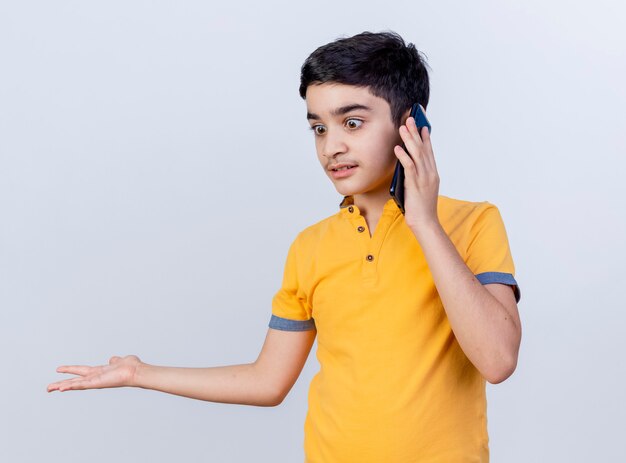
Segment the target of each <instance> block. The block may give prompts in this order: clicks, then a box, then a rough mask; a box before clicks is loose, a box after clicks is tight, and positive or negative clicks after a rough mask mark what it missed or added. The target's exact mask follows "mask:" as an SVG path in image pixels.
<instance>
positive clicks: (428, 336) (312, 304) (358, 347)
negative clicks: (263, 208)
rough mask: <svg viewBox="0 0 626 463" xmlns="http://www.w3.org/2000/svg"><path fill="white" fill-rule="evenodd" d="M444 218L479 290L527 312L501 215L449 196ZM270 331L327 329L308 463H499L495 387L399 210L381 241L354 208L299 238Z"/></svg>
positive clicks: (392, 212) (344, 207) (313, 387)
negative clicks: (460, 337)
mask: <svg viewBox="0 0 626 463" xmlns="http://www.w3.org/2000/svg"><path fill="white" fill-rule="evenodd" d="M437 213H438V217H439V220H440V222H441V225H442V226H443V228H444V230H445V231H446V233H447V234H448V236H449V237H450V239H451V241H452V242H453V243H454V245H455V247H456V249H457V250H458V251H459V254H460V255H461V256H462V258H463V260H464V261H465V263H466V264H467V266H468V267H469V269H470V270H471V271H472V272H473V273H474V274H475V275H476V278H477V279H478V280H479V281H480V282H481V283H482V284H485V283H503V284H507V285H511V287H512V289H513V291H514V294H515V298H516V300H517V301H518V302H519V300H520V296H521V295H520V290H519V287H518V285H517V282H516V280H515V279H514V274H515V269H514V265H513V259H512V257H511V252H510V249H509V243H508V238H507V234H506V231H505V227H504V223H503V221H502V217H501V215H500V212H499V211H498V208H497V207H496V206H495V205H493V204H491V203H489V202H487V201H483V202H469V201H463V200H459V199H453V198H450V197H447V196H442V195H439V197H438V204H437ZM269 327H270V328H274V329H280V330H307V329H317V353H316V356H317V359H318V361H319V363H320V370H319V372H317V373H316V374H315V376H314V377H313V379H312V381H311V384H310V388H309V395H308V412H307V416H306V420H305V424H304V453H305V457H306V463H369V462H372V463H374V462H375V463H381V462H385V463H413V462H415V463H417V462H428V463H437V462H441V463H444V462H445V463H449V462H454V463H461V462H468V463H469V462H488V461H489V446H488V441H489V438H488V433H487V401H486V394H485V379H484V378H483V377H482V376H481V374H480V373H479V372H478V370H477V369H476V368H475V367H474V365H473V364H472V363H471V362H470V361H469V360H468V358H467V357H466V356H465V354H464V352H463V351H462V350H461V348H460V346H459V344H458V342H457V340H456V338H455V337H454V334H453V332H452V329H451V327H450V324H449V322H448V319H447V317H446V313H445V310H444V308H443V305H442V303H441V299H440V298H439V295H438V293H437V289H436V287H435V285H434V282H433V279H432V275H431V273H430V270H429V268H428V265H427V262H426V259H425V257H424V254H423V252H422V249H421V247H420V245H419V242H418V241H417V239H416V237H415V235H414V234H413V232H412V231H411V230H410V229H409V227H408V226H407V225H406V222H405V221H404V215H402V213H401V211H400V209H399V208H398V207H397V205H396V204H395V202H394V201H393V199H391V198H390V199H389V201H387V203H386V204H385V206H384V209H383V214H382V217H381V218H380V221H379V222H378V224H377V226H376V229H375V231H374V234H373V236H371V237H370V234H369V231H368V229H367V223H366V222H365V219H364V217H363V216H362V215H361V214H360V211H359V208H358V207H357V206H355V205H354V203H353V197H352V196H346V197H345V198H344V200H343V201H342V202H341V204H340V209H339V211H338V212H337V213H335V214H334V215H332V216H330V217H327V218H326V219H324V220H321V221H320V222H318V223H316V224H314V225H311V226H309V227H307V228H305V229H304V230H303V231H301V232H300V233H299V234H298V235H297V237H296V238H295V240H294V241H293V243H292V244H291V246H290V248H289V252H288V255H287V260H286V264H285V272H284V276H283V281H282V286H281V288H280V289H279V290H278V292H277V293H276V294H275V296H274V298H273V299H272V314H271V319H270V323H269Z"/></svg>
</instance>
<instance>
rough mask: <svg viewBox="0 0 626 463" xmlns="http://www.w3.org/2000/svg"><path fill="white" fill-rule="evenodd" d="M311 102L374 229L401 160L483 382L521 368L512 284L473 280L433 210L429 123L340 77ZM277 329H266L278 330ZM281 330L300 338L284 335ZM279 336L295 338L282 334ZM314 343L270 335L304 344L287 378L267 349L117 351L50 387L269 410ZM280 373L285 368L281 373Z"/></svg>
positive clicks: (347, 185) (326, 148) (418, 221)
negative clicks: (214, 353) (193, 357)
mask: <svg viewBox="0 0 626 463" xmlns="http://www.w3.org/2000/svg"><path fill="white" fill-rule="evenodd" d="M306 103H307V119H308V121H309V123H310V125H311V127H312V128H313V129H314V134H315V135H314V136H315V148H316V152H317V157H318V159H319V162H320V164H321V166H322V168H323V169H324V172H325V174H326V175H327V176H328V178H329V179H330V181H331V182H332V183H333V185H334V187H335V188H336V190H337V192H338V193H340V194H341V195H344V196H345V195H352V196H353V197H354V203H355V205H356V206H358V208H359V210H360V212H361V214H362V215H363V217H364V218H365V220H366V223H367V225H368V228H369V230H370V234H372V233H373V231H374V229H375V227H376V224H377V223H378V221H379V220H380V216H381V215H382V210H383V206H384V204H385V203H386V202H387V201H388V200H389V199H390V196H389V185H390V184H391V180H392V178H393V171H394V168H395V164H396V161H397V160H400V162H401V163H402V165H403V167H404V170H405V185H404V189H405V193H404V194H405V216H404V219H405V221H406V223H407V225H408V226H409V227H410V228H411V230H412V231H413V233H414V235H415V238H416V239H417V240H418V241H419V243H420V245H421V247H422V249H423V250H424V255H425V257H426V260H427V263H428V266H429V268H430V270H431V273H432V275H433V280H434V282H435V286H436V288H437V291H438V293H439V296H440V297H441V300H442V303H443V306H444V309H445V311H446V315H447V317H448V320H449V322H450V326H451V328H452V331H453V332H454V335H455V337H456V338H457V340H458V342H459V345H460V346H461V348H462V349H463V351H464V352H465V354H466V355H467V357H468V358H469V360H470V361H471V362H472V363H473V364H474V365H475V366H476V368H477V369H478V370H479V371H480V373H481V374H482V375H483V377H484V378H486V379H487V380H488V381H489V382H491V383H493V384H496V383H500V382H502V381H504V380H505V379H506V378H508V377H509V376H510V375H511V374H512V373H513V371H514V370H515V368H516V365H517V358H518V352H519V346H520V342H521V322H520V318H519V313H518V308H517V303H516V302H515V297H514V294H513V291H512V290H511V288H510V287H509V286H507V285H503V284H498V283H493V284H486V285H482V284H481V283H480V282H479V281H478V280H477V279H476V278H475V276H474V274H473V273H472V271H471V270H470V269H469V268H468V267H467V265H466V264H465V262H464V261H463V259H462V257H461V256H460V255H459V253H458V251H457V250H456V248H455V246H454V244H453V243H452V242H451V241H450V239H449V238H448V236H447V234H446V232H445V231H444V229H443V227H442V226H441V223H440V222H439V218H438V216H437V200H438V196H439V174H438V172H437V166H436V163H435V158H434V153H433V148H432V144H431V138H430V134H429V133H428V129H427V128H426V127H424V128H423V129H422V131H421V137H420V134H419V133H418V130H417V127H416V126H415V121H414V120H413V118H408V115H409V111H410V110H409V109H407V111H406V112H405V114H404V115H403V118H402V120H403V124H402V125H401V126H400V127H399V128H396V127H395V126H394V125H393V122H392V119H391V112H390V107H389V104H388V103H387V101H386V100H384V99H382V98H379V97H376V96H374V95H373V94H371V93H370V92H369V90H368V89H367V88H362V87H355V86H350V85H343V84H335V83H325V84H321V85H312V86H310V87H309V88H308V89H307V94H306ZM355 104H358V105H362V106H366V107H368V108H369V110H364V109H353V110H350V111H347V112H345V113H343V114H333V111H334V110H337V109H338V108H341V107H346V106H350V105H355ZM422 109H423V108H422ZM401 142H404V143H405V145H406V147H407V150H406V151H405V150H404V149H402V147H401V146H400V144H401ZM339 162H348V163H351V164H356V165H357V167H356V170H355V171H354V172H353V173H352V175H351V176H349V177H346V178H342V179H335V178H333V177H332V175H331V172H330V171H329V170H328V166H329V165H332V164H334V163H339ZM272 331H275V330H270V335H271V336H276V335H275V334H274V333H272ZM307 334H308V333H307ZM280 335H281V336H294V337H295V336H297V334H294V333H290V334H285V332H282V333H280ZM268 339H270V338H269V337H268ZM272 339H273V338H272ZM294 339H295V338H294ZM280 342H291V341H286V340H285V338H281V341H280ZM311 343H312V339H307V340H306V342H300V343H299V344H295V343H294V344H285V345H289V346H291V347H289V348H287V349H285V348H282V347H275V346H277V344H275V341H273V340H272V342H271V344H270V343H268V344H267V345H268V346H270V347H271V349H276V350H277V351H278V352H279V354H280V355H283V353H285V357H284V358H281V359H280V364H281V365H285V364H286V363H287V362H289V361H291V360H293V358H292V357H293V355H291V356H290V354H288V352H292V351H293V350H294V349H293V346H299V351H301V354H299V355H298V360H297V362H296V361H294V363H297V365H296V366H294V367H293V368H292V370H293V372H294V373H293V374H292V376H293V378H289V380H288V381H287V380H282V379H281V380H280V381H278V380H276V378H277V377H278V374H277V373H276V372H275V370H277V367H276V365H274V364H273V362H274V360H271V361H270V362H269V363H271V364H269V365H268V362H266V361H262V359H263V358H270V356H267V357H264V354H262V355H261V356H260V357H259V360H257V362H254V363H253V364H244V365H231V366H225V367H212V368H178V367H159V366H154V365H148V364H145V363H143V362H142V361H141V360H140V359H139V357H137V356H135V355H127V356H125V357H118V356H113V357H111V359H110V360H109V364H108V365H101V366H87V365H64V366H60V367H58V368H57V372H59V373H68V374H74V375H77V376H76V377H74V378H69V379H65V380H62V381H57V382H54V383H51V384H49V385H48V388H47V390H48V392H52V391H60V392H62V391H67V390H80V389H97V388H105V387H121V386H135V387H143V388H146V389H154V390H160V391H163V392H168V393H173V394H177V395H182V396H186V397H192V398H196V399H202V400H208V401H213V402H224V403H243V404H254V405H264V406H273V405H276V404H278V403H280V401H281V400H282V398H283V397H284V396H285V394H286V392H285V389H286V388H285V386H283V383H288V384H292V383H293V381H295V378H297V375H298V374H299V371H300V370H301V367H302V364H303V363H304V361H305V360H306V355H307V353H308V349H309V348H310V344H311ZM272 358H274V359H275V358H278V357H272ZM279 370H280V372H279V373H281V374H283V373H282V372H284V370H285V369H284V368H281V369H279ZM278 384H279V385H280V386H278ZM277 390H279V391H282V392H280V393H278V392H275V391H277Z"/></svg>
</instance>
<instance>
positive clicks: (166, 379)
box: [132, 363, 279, 407]
mask: <svg viewBox="0 0 626 463" xmlns="http://www.w3.org/2000/svg"><path fill="white" fill-rule="evenodd" d="M132 385H133V386H136V387H141V388H144V389H152V390H155V391H161V392H167V393H169V394H175V395H180V396H183V397H190V398H192V399H198V400H206V401H209V402H221V403H230V404H241V405H257V406H261V407H271V406H275V405H277V404H278V403H279V402H278V401H277V394H276V391H274V390H273V385H272V384H271V383H270V381H268V379H267V375H265V374H264V373H263V372H262V371H261V370H259V369H258V368H257V365H256V364H254V363H246V364H242V365H228V366H219V367H207V368H183V367H165V366H156V365H149V364H146V363H142V364H141V365H140V366H139V367H138V368H137V371H136V373H135V376H134V380H133V384H132Z"/></svg>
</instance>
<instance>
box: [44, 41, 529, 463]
mask: <svg viewBox="0 0 626 463" xmlns="http://www.w3.org/2000/svg"><path fill="white" fill-rule="evenodd" d="M300 95H301V97H302V98H303V99H305V101H306V105H307V119H308V120H309V123H310V126H311V129H312V130H313V132H314V137H315V146H316V151H317V156H318V158H319V161H320V163H321V165H322V167H323V169H324V172H325V173H326V175H328V176H329V178H330V179H331V181H332V183H333V185H334V187H335V188H336V190H337V191H338V192H339V193H340V194H341V195H342V196H343V201H341V203H340V205H339V211H338V212H337V213H335V214H333V215H332V216H330V217H327V218H326V219H324V220H321V221H319V222H318V223H316V224H314V225H311V226H309V227H307V228H306V229H304V230H303V231H301V232H300V233H299V234H298V236H297V237H296V239H295V240H294V241H293V243H292V244H291V246H290V248H289V251H288V254H287V259H286V264H285V272H284V275H283V281H282V286H281V288H280V289H279V290H278V291H277V293H276V294H275V296H274V298H273V300H272V314H271V318H270V322H269V329H268V333H267V337H266V339H265V343H264V345H263V348H262V350H261V353H260V354H259V356H258V358H257V360H256V361H255V362H254V363H252V364H244V365H231V366H224V367H213V368H176V367H159V366H154V365H148V364H145V363H143V362H141V361H140V360H139V358H138V357H136V356H133V355H130V356H126V357H124V358H120V357H112V358H111V360H110V362H109V365H104V366H99V367H88V366H64V367H59V368H58V369H57V371H59V372H63V373H72V374H76V375H79V376H78V377H76V378H73V379H68V380H65V381H60V382H57V383H52V384H50V385H49V386H48V391H53V390H59V391H64V390H71V389H88V388H102V387H119V386H136V387H143V388H148V389H154V390H159V391H163V392H168V393H172V394H177V395H182V396H186V397H192V398H196V399H201V400H208V401H212V402H224V403H238V404H249V405H258V406H276V405H278V404H280V403H281V402H282V401H283V399H284V398H285V396H286V395H287V393H288V392H289V390H290V389H291V387H292V386H293V384H294V383H295V381H296V379H297V378H298V375H299V374H300V372H301V370H302V368H303V366H304V363H305V361H306V359H307V357H308V355H309V352H310V349H311V347H312V344H313V341H314V339H315V336H316V335H317V336H318V349H317V353H316V354H317V358H318V360H319V362H320V365H321V369H320V371H319V372H318V373H317V374H316V375H315V377H314V378H313V380H312V382H311V385H310V389H309V396H308V405H309V409H308V413H307V417H306V422H305V436H304V449H305V455H306V461H307V462H309V463H314V462H315V463H318V462H327V463H334V462H337V463H344V462H359V463H366V462H403V463H404V462H470V461H471V462H487V461H489V447H488V435H487V413H486V411H487V410H486V407H487V404H486V394H485V380H487V381H489V382H490V383H493V384H496V383H500V382H502V381H504V380H505V379H506V378H508V377H509V376H510V375H511V374H512V373H513V371H514V370H515V367H516V364H517V356H518V351H519V345H520V340H521V322H520V319H519V315H518V310H517V302H519V300H520V291H519V287H518V285H517V282H516V281H515V279H514V276H513V275H514V265H513V260H512V257H511V253H510V250H509V245H508V240H507V235H506V231H505V228H504V224H503V222H502V218H501V216H500V214H499V211H498V209H497V207H496V206H494V205H493V204H491V203H488V202H486V201H483V202H470V201H462V200H458V199H452V198H449V197H446V196H441V195H439V194H438V190H439V176H438V173H437V169H436V164H435V160H434V155H433V150H432V145H431V141H430V136H429V133H428V130H427V129H426V128H424V129H423V130H422V131H421V136H420V134H418V131H417V128H416V126H415V123H414V120H413V119H412V118H408V115H409V109H410V107H411V105H412V104H413V103H414V102H418V103H420V104H421V105H422V108H426V106H427V104H428V98H429V81H428V73H427V71H426V68H425V63H424V62H423V60H422V59H421V57H420V55H419V53H418V52H417V50H416V49H415V47H414V46H413V45H412V44H408V45H406V44H405V43H404V41H403V40H402V38H401V37H400V36H398V35H397V34H395V33H393V32H385V33H370V32H364V33H361V34H358V35H356V36H353V37H350V38H342V39H338V40H336V41H334V42H331V43H329V44H327V45H324V46H322V47H320V48H318V49H317V50H315V51H314V52H313V53H312V54H311V55H310V56H309V57H308V58H307V60H306V61H305V63H304V65H303V66H302V73H301V85H300ZM402 142H404V143H405V145H406V151H405V150H403V149H402V147H401V146H400V145H401V143H402ZM397 160H399V161H400V162H401V163H402V165H403V166H404V169H405V213H404V214H402V212H401V211H400V209H399V208H398V206H397V205H396V204H395V202H394V200H393V199H392V198H391V197H390V195H389V186H390V184H391V179H392V177H393V172H394V168H395V164H396V162H397Z"/></svg>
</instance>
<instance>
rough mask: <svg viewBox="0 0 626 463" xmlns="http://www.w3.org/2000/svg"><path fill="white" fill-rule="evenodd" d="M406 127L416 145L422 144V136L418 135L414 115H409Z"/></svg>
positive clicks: (418, 131)
mask: <svg viewBox="0 0 626 463" xmlns="http://www.w3.org/2000/svg"><path fill="white" fill-rule="evenodd" d="M406 128H407V129H408V130H409V133H410V134H411V136H412V137H413V140H414V141H415V144H416V145H417V146H421V145H422V137H420V130H419V128H418V127H417V123H416V122H415V118H414V117H409V118H408V119H407V121H406Z"/></svg>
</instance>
